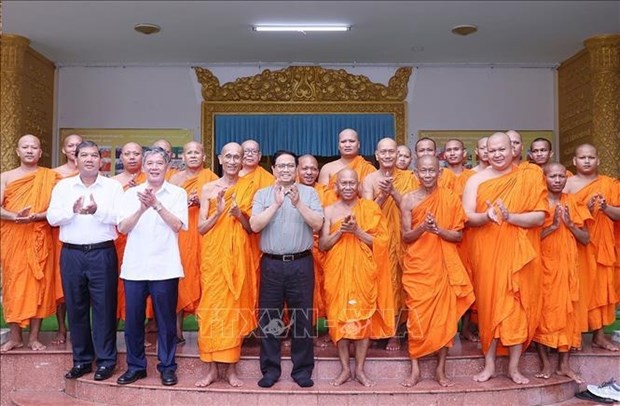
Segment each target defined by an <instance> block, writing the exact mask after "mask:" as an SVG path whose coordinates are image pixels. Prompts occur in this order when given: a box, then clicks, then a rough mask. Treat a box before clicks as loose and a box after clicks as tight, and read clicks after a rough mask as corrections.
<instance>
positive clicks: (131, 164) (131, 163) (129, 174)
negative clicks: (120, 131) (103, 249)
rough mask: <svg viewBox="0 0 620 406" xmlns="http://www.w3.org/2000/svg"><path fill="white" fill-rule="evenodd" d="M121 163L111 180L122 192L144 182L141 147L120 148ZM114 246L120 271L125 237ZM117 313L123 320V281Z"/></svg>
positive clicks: (126, 146) (120, 238)
mask: <svg viewBox="0 0 620 406" xmlns="http://www.w3.org/2000/svg"><path fill="white" fill-rule="evenodd" d="M120 158H121V162H122V164H123V171H122V172H121V173H119V174H118V175H116V176H114V177H113V178H112V179H114V180H116V181H118V182H119V183H120V184H121V186H123V190H125V191H126V190H127V189H129V188H132V187H134V186H138V185H140V184H142V183H144V182H146V173H144V172H143V171H142V146H140V144H137V143H135V142H128V143H126V144H125V145H123V147H122V148H121V156H120ZM114 245H115V246H116V255H117V257H118V267H119V270H120V267H121V264H122V263H123V256H124V254H125V246H126V245H127V235H126V234H121V233H118V238H117V239H116V240H114ZM117 308H118V311H117V313H116V318H117V319H122V320H125V287H124V285H123V281H122V280H120V279H119V281H118V305H117ZM149 345H150V344H149Z"/></svg>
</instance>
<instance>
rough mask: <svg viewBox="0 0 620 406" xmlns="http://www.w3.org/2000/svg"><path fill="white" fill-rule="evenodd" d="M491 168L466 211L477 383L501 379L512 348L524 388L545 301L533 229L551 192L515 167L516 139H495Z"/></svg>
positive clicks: (515, 373) (513, 367)
mask: <svg viewBox="0 0 620 406" xmlns="http://www.w3.org/2000/svg"><path fill="white" fill-rule="evenodd" d="M487 152H488V155H489V162H490V164H491V165H490V166H489V167H488V168H486V169H484V170H482V171H480V172H478V173H477V174H475V175H474V176H472V177H471V178H469V180H468V181H467V183H466V184H465V191H464V193H463V208H464V209H465V213H466V214H467V218H468V221H467V225H468V226H469V227H472V230H471V233H472V235H471V237H472V247H471V252H470V261H471V265H472V268H473V276H474V280H475V281H474V290H475V293H476V303H477V304H478V319H479V320H478V321H479V328H480V341H481V343H482V351H483V352H484V354H485V366H484V370H483V371H482V372H480V373H479V374H477V375H475V376H474V380H475V381H478V382H484V381H487V380H489V379H490V378H491V377H493V375H494V374H495V357H496V351H497V350H498V349H500V346H501V349H502V350H503V347H507V348H508V352H509V365H508V374H509V376H510V378H511V379H512V380H513V381H514V382H515V383H518V384H525V383H528V382H529V380H528V379H527V378H526V377H525V376H523V375H522V374H521V372H520V371H519V358H520V355H521V351H522V350H523V349H524V348H525V347H527V345H528V344H529V342H530V341H531V339H532V337H533V335H534V332H535V328H536V325H534V326H533V328H532V326H531V325H530V324H531V320H530V318H534V319H537V317H536V313H535V312H536V311H537V309H538V307H537V305H538V302H540V298H538V297H534V294H533V292H539V287H537V286H536V287H533V286H531V284H532V281H535V282H536V283H538V282H539V279H540V277H536V274H535V273H540V272H541V271H540V268H539V263H538V262H537V258H538V257H537V252H536V249H535V247H534V244H533V243H532V241H531V240H530V238H529V237H528V235H527V230H528V229H532V228H536V227H540V226H542V224H543V221H544V219H545V213H546V210H547V190H546V188H545V187H543V186H542V185H541V184H540V173H539V172H538V170H533V169H531V168H524V169H517V167H516V166H514V165H513V162H512V161H513V153H512V147H511V144H510V138H509V137H508V136H507V135H506V134H504V133H495V134H493V135H491V136H490V137H489V140H488V142H487Z"/></svg>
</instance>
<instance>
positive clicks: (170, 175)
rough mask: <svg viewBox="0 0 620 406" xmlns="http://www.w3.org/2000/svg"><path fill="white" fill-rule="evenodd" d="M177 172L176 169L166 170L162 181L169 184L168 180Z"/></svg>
mask: <svg viewBox="0 0 620 406" xmlns="http://www.w3.org/2000/svg"><path fill="white" fill-rule="evenodd" d="M178 172H179V170H178V169H177V168H168V169H167V170H166V175H165V176H164V179H165V180H167V181H168V182H170V178H171V177H173V176H174V175H176V174H177V173H178Z"/></svg>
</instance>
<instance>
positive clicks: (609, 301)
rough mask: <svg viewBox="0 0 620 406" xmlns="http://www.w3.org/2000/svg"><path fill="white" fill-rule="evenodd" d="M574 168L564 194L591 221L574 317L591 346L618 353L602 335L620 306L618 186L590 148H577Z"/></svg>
mask: <svg viewBox="0 0 620 406" xmlns="http://www.w3.org/2000/svg"><path fill="white" fill-rule="evenodd" d="M573 164H574V165H575V168H576V170H577V173H576V174H575V175H574V176H571V177H569V178H568V180H567V182H566V187H565V189H564V192H566V193H569V194H573V195H574V196H575V198H576V199H577V201H579V202H581V203H582V204H585V205H587V207H588V209H589V210H590V212H591V213H592V217H593V218H594V221H593V222H592V224H590V225H588V230H589V231H590V244H588V245H587V246H585V247H583V246H580V247H579V255H578V256H579V282H580V284H581V285H580V286H581V290H580V293H581V296H580V297H579V303H578V309H577V313H578V317H579V315H581V319H580V321H581V323H580V325H581V327H582V331H583V332H585V331H592V332H593V337H592V345H593V346H597V347H600V348H604V349H606V350H609V351H618V346H617V345H615V344H613V343H612V342H611V341H609V340H608V339H607V338H606V337H605V333H604V331H603V328H604V327H605V326H607V325H609V324H612V323H614V322H615V321H616V305H617V304H618V303H619V302H620V297H618V294H617V292H616V286H615V278H616V277H617V275H614V270H615V269H614V267H615V263H616V252H615V244H614V238H615V235H614V222H618V221H619V220H620V193H619V191H618V182H617V181H616V180H614V179H612V178H610V177H607V176H604V175H599V173H598V165H599V158H598V153H597V151H596V148H595V147H594V146H592V145H589V144H583V145H580V146H578V147H577V149H576V150H575V157H574V158H573ZM586 314H587V319H586V316H585V315H586ZM586 322H587V324H586Z"/></svg>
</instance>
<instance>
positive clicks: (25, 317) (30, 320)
mask: <svg viewBox="0 0 620 406" xmlns="http://www.w3.org/2000/svg"><path fill="white" fill-rule="evenodd" d="M16 153H17V156H18V157H19V161H20V164H19V166H18V167H17V168H15V169H12V170H10V171H7V172H4V173H2V174H1V175H0V202H1V203H2V205H1V206H0V218H1V219H2V222H1V223H0V234H1V236H2V237H1V238H2V244H0V253H1V263H2V306H3V312H4V319H5V320H6V322H7V324H8V325H9V329H10V335H9V340H8V341H7V342H6V343H4V344H3V345H2V347H0V352H5V351H10V350H12V349H14V348H20V347H23V346H24V342H23V339H22V329H23V328H24V327H27V326H28V325H30V336H29V339H28V347H30V348H31V349H33V350H43V349H45V345H43V344H42V343H41V341H40V340H39V329H40V328H41V320H42V319H44V318H45V317H48V316H50V315H52V314H54V311H55V310H56V292H55V289H54V279H55V278H54V243H53V240H52V230H51V227H50V226H49V224H48V223H47V220H46V217H45V216H46V214H47V213H46V212H47V207H48V205H49V201H50V197H51V194H52V189H53V187H54V185H55V184H56V181H57V180H58V179H59V175H58V174H57V173H56V172H54V171H53V170H51V169H48V168H42V167H39V164H38V163H39V159H41V155H42V153H43V151H42V150H41V142H40V141H39V139H38V138H37V137H35V136H34V135H30V134H28V135H24V136H23V137H21V138H20V139H19V141H18V142H17V148H16Z"/></svg>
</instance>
